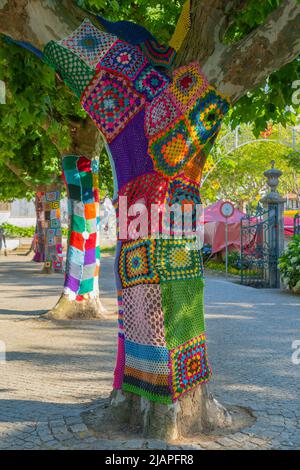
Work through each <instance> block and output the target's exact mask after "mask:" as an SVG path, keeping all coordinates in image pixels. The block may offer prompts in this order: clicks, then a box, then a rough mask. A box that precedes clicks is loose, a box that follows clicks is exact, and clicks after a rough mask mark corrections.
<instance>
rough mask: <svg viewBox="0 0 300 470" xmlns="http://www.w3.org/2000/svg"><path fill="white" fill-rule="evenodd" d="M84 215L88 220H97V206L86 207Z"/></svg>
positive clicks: (91, 204) (87, 205)
mask: <svg viewBox="0 0 300 470" xmlns="http://www.w3.org/2000/svg"><path fill="white" fill-rule="evenodd" d="M84 215H85V218H86V219H95V218H96V206H95V204H94V203H90V204H85V205H84Z"/></svg>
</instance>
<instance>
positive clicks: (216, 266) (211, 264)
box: [205, 259, 240, 276]
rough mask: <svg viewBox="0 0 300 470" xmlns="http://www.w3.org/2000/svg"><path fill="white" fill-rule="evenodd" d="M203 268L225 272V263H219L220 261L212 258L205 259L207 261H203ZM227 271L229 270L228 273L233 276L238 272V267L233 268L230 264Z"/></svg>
mask: <svg viewBox="0 0 300 470" xmlns="http://www.w3.org/2000/svg"><path fill="white" fill-rule="evenodd" d="M205 269H212V270H214V271H219V272H222V273H225V272H226V266H225V263H220V262H218V261H216V260H213V259H212V260H209V261H207V263H205ZM228 272H229V274H233V275H235V276H237V275H239V274H240V271H239V269H237V268H233V267H232V266H228Z"/></svg>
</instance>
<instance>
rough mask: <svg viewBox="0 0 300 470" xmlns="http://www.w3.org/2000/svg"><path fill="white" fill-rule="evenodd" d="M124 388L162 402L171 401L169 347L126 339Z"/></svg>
mask: <svg viewBox="0 0 300 470" xmlns="http://www.w3.org/2000/svg"><path fill="white" fill-rule="evenodd" d="M122 389H123V390H124V391H127V392H133V393H136V394H137V395H141V396H144V397H146V398H149V399H150V400H155V401H157V402H160V403H171V402H172V397H171V392H170V386H169V351H168V349H167V348H165V347H159V346H150V345H144V344H139V343H135V342H133V341H129V340H125V374H124V382H123V386H122Z"/></svg>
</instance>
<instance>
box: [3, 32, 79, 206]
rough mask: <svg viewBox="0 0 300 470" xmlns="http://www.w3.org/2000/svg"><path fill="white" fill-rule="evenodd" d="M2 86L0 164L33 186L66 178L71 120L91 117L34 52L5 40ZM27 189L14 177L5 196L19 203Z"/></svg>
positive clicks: (7, 187) (6, 189) (4, 191)
mask: <svg viewBox="0 0 300 470" xmlns="http://www.w3.org/2000/svg"><path fill="white" fill-rule="evenodd" d="M0 80H3V81H4V82H5V84H6V91H7V93H6V104H3V105H1V106H0V142H1V152H0V162H1V161H2V162H4V161H11V162H12V163H13V164H14V165H15V166H16V167H18V168H19V169H21V171H22V175H24V179H25V180H26V183H27V185H32V186H37V185H40V184H47V183H51V182H52V181H53V180H55V179H56V178H59V176H60V174H61V161H60V152H63V151H64V150H65V149H66V148H68V147H69V145H70V143H71V124H70V120H73V121H74V120H75V121H78V120H80V119H82V117H83V116H84V115H85V114H84V113H83V111H82V110H81V109H80V106H79V104H78V103H77V99H76V98H75V97H73V95H72V94H71V93H70V92H69V91H68V90H67V89H66V87H65V86H64V85H63V84H62V83H60V82H58V81H57V79H56V77H55V74H54V73H53V71H52V70H50V69H49V68H48V67H47V66H46V65H44V64H43V63H42V62H41V61H40V60H39V59H37V58H36V57H35V56H33V54H31V53H30V52H28V51H25V50H23V49H22V48H20V47H18V46H15V45H13V44H7V43H6V42H4V41H2V40H0ZM53 142H55V144H54V143H53ZM10 179H11V178H9V177H8V179H7V182H8V183H10ZM1 182H2V185H3V184H5V179H2V181H1ZM23 189H24V183H23V181H22V180H20V179H19V178H17V177H16V176H14V185H11V184H9V185H6V188H5V189H3V187H2V188H1V193H5V198H7V197H8V196H9V194H10V197H11V198H13V197H15V194H16V192H20V190H23Z"/></svg>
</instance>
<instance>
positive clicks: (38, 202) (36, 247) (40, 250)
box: [32, 191, 45, 263]
mask: <svg viewBox="0 0 300 470" xmlns="http://www.w3.org/2000/svg"><path fill="white" fill-rule="evenodd" d="M44 197H45V193H44V192H42V191H39V192H37V193H36V195H35V212H36V226H35V234H34V237H33V251H34V257H33V260H32V261H35V262H36V263H40V262H43V261H45V213H44V205H43V200H44Z"/></svg>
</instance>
